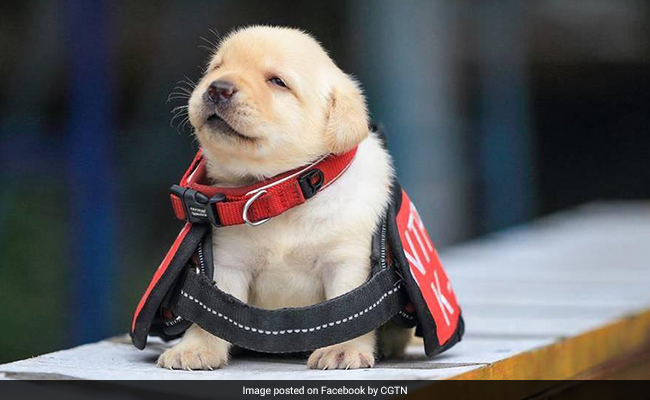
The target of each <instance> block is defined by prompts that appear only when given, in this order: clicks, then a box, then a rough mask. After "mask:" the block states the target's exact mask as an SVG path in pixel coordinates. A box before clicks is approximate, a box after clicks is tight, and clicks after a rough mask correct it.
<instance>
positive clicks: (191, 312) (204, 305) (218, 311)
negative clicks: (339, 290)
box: [173, 268, 408, 353]
mask: <svg viewBox="0 0 650 400" xmlns="http://www.w3.org/2000/svg"><path fill="white" fill-rule="evenodd" d="M401 285H402V281H401V279H400V277H399V276H398V275H397V273H395V270H394V269H393V268H384V269H382V270H380V271H379V272H377V273H376V274H375V275H373V276H372V277H371V278H370V279H369V280H368V281H367V282H366V283H364V284H363V285H361V286H359V287H358V288H356V289H354V290H352V291H351V292H348V293H345V294H343V295H341V296H339V297H336V298H334V299H331V300H328V301H325V302H323V303H318V304H315V305H313V306H308V307H297V308H282V309H278V310H265V309H261V308H257V307H253V306H250V305H248V304H245V303H243V302H241V301H239V300H238V299H236V298H235V297H233V296H231V295H229V294H228V293H226V292H224V291H222V290H221V289H219V288H218V287H217V286H216V285H214V284H213V283H212V281H211V280H210V279H208V278H207V277H206V276H205V275H203V274H201V273H198V272H197V271H194V270H188V271H187V272H186V275H185V282H184V283H183V285H182V288H181V291H180V293H179V295H178V301H177V303H176V305H175V306H174V307H173V310H174V313H175V314H177V315H180V316H182V317H183V318H184V319H187V320H189V321H192V322H194V323H195V324H197V325H198V326H200V327H201V328H203V329H205V330H206V331H208V332H210V333H211V334H213V335H216V336H218V337H220V338H222V339H224V340H226V341H228V342H231V343H233V344H235V345H237V346H240V347H243V348H247V349H250V350H255V351H261V352H267V353H293V352H302V351H309V350H314V349H317V348H321V347H324V346H329V345H332V344H336V343H341V342H344V341H346V340H350V339H353V338H355V337H358V336H361V335H363V334H365V333H367V332H370V331H372V330H374V329H377V328H378V327H380V326H381V325H383V324H385V323H386V322H387V321H388V320H390V319H391V318H392V317H393V316H395V315H396V314H397V313H398V312H399V311H400V310H401V309H402V308H404V306H405V305H406V304H407V303H408V299H407V296H406V293H405V291H404V290H403V289H402V287H401Z"/></svg>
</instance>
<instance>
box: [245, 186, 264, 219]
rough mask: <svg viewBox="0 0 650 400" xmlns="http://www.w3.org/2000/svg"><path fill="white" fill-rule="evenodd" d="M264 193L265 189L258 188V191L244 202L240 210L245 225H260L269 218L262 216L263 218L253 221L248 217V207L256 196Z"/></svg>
mask: <svg viewBox="0 0 650 400" xmlns="http://www.w3.org/2000/svg"><path fill="white" fill-rule="evenodd" d="M264 193H266V190H260V191H259V192H257V193H255V194H254V195H253V197H251V198H250V199H248V201H247V202H246V204H244V211H243V212H242V218H243V219H244V222H245V223H246V225H248V226H258V225H262V224H263V223H265V222H266V221H268V220H269V218H264V219H261V220H259V221H254V222H253V221H250V220H249V219H248V209H249V208H250V206H252V205H253V203H254V202H255V200H257V198H258V197H260V196H261V195H263V194H264Z"/></svg>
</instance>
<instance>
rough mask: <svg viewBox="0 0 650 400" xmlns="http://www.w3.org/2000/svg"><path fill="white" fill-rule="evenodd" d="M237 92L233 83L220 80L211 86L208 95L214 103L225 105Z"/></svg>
mask: <svg viewBox="0 0 650 400" xmlns="http://www.w3.org/2000/svg"><path fill="white" fill-rule="evenodd" d="M236 92H237V88H236V87H235V85H234V84H233V83H232V82H229V81H226V80H223V79H219V80H216V81H214V82H212V83H211V84H210V86H209V87H208V90H207V91H206V95H207V97H208V99H209V100H210V101H211V102H213V103H225V102H228V101H229V100H230V98H231V97H232V96H233V95H234V94H235V93H236Z"/></svg>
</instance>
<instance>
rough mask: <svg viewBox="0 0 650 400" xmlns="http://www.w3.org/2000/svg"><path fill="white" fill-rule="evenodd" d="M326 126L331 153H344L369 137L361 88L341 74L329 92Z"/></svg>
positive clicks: (366, 114) (366, 113)
mask: <svg viewBox="0 0 650 400" xmlns="http://www.w3.org/2000/svg"><path fill="white" fill-rule="evenodd" d="M329 100H330V102H329V108H330V109H329V117H328V121H327V126H326V132H325V133H326V135H327V143H328V145H329V148H330V152H332V153H335V154H340V153H344V152H346V151H348V150H351V149H352V148H353V147H354V146H356V145H358V144H359V143H361V141H362V140H363V139H365V138H366V137H367V136H368V130H369V128H368V110H367V108H366V100H365V98H364V97H363V94H362V93H361V89H360V88H359V86H358V85H357V83H356V82H355V81H354V80H352V78H350V77H348V76H347V75H345V74H343V73H341V76H340V78H338V80H337V82H336V84H335V85H334V87H333V89H332V93H331V94H330V99H329Z"/></svg>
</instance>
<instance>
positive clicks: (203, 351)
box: [157, 342, 228, 371]
mask: <svg viewBox="0 0 650 400" xmlns="http://www.w3.org/2000/svg"><path fill="white" fill-rule="evenodd" d="M227 363H228V349H227V348H226V349H223V348H221V346H218V347H216V348H215V347H208V346H205V345H200V344H196V343H193V344H188V343H183V342H181V343H179V344H177V345H176V346H174V347H172V348H171V349H169V350H167V351H165V352H164V353H162V354H161V355H160V357H159V358H158V363H157V365H158V366H159V367H162V368H169V369H185V370H188V371H192V370H200V369H209V370H213V369H216V368H220V367H222V366H224V365H226V364H227Z"/></svg>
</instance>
